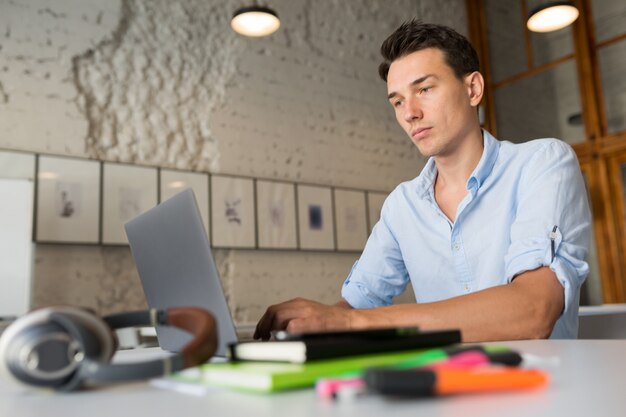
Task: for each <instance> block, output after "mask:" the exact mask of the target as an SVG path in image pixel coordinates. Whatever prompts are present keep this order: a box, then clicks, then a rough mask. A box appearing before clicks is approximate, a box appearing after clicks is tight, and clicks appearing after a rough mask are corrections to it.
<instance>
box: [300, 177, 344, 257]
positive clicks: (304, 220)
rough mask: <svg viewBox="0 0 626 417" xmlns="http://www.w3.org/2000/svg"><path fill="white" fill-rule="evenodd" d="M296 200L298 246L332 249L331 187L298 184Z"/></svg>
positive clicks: (333, 229)
mask: <svg viewBox="0 0 626 417" xmlns="http://www.w3.org/2000/svg"><path fill="white" fill-rule="evenodd" d="M297 201H298V237H299V240H298V246H299V248H300V249H304V250H334V249H335V226H334V219H333V206H332V205H333V199H332V191H331V189H330V188H328V187H322V186H316V185H302V184H298V187H297Z"/></svg>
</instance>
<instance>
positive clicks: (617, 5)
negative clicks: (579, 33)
mask: <svg viewBox="0 0 626 417" xmlns="http://www.w3.org/2000/svg"><path fill="white" fill-rule="evenodd" d="M589 3H591V14H592V15H593V25H594V27H595V30H596V43H600V42H602V41H605V40H607V39H611V38H614V37H616V36H618V35H621V34H622V33H624V32H625V31H626V2H625V1H624V0H592V1H590V2H589Z"/></svg>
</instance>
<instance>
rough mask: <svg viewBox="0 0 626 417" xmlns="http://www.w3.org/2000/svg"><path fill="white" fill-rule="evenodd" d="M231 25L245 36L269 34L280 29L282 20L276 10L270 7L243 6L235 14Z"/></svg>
mask: <svg viewBox="0 0 626 417" xmlns="http://www.w3.org/2000/svg"><path fill="white" fill-rule="evenodd" d="M230 27H232V28H233V30H234V31H235V32H237V33H239V34H241V35H244V36H254V37H259V36H267V35H270V34H272V33H274V32H276V31H277V30H278V28H279V27H280V20H279V19H278V15H277V14H276V12H275V11H274V10H272V9H270V8H269V7H263V6H250V7H243V8H241V9H239V10H237V11H236V12H235V14H233V19H232V20H231V21H230Z"/></svg>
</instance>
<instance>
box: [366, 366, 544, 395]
mask: <svg viewBox="0 0 626 417" xmlns="http://www.w3.org/2000/svg"><path fill="white" fill-rule="evenodd" d="M364 379H365V384H366V386H367V388H368V390H370V391H371V392H378V393H380V394H387V395H403V396H414V397H427V396H435V395H450V394H461V393H477V392H491V391H509V390H518V389H529V388H535V387H540V386H544V385H546V384H547V383H548V376H547V375H546V374H545V373H544V372H541V371H538V370H534V369H520V368H513V367H504V366H480V367H476V368H471V369H461V368H458V369H454V368H441V369H431V370H397V369H370V370H368V371H366V372H365V376H364Z"/></svg>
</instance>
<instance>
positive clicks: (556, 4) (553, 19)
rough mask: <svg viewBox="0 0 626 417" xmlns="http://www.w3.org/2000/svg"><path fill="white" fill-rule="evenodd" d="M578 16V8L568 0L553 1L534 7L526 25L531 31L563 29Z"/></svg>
mask: <svg viewBox="0 0 626 417" xmlns="http://www.w3.org/2000/svg"><path fill="white" fill-rule="evenodd" d="M577 18H578V9H577V8H576V7H575V6H574V5H573V4H572V2H569V1H553V2H549V3H547V4H544V5H543V6H541V7H538V8H536V9H534V10H533V11H532V12H531V13H530V17H529V18H528V22H526V26H527V27H528V29H529V30H532V31H533V32H552V31H555V30H559V29H563V28H564V27H565V26H568V25H570V24H571V23H572V22H573V21H574V20H576V19H577Z"/></svg>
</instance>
